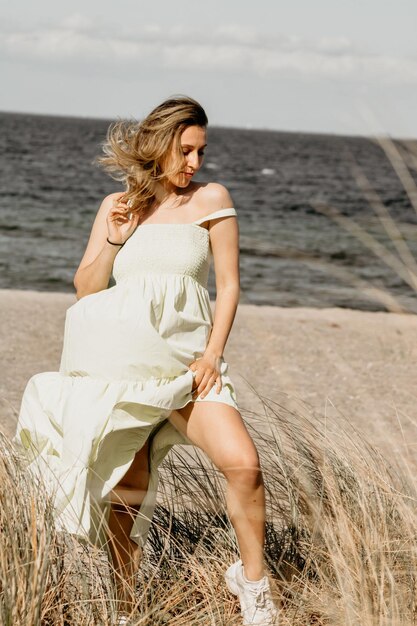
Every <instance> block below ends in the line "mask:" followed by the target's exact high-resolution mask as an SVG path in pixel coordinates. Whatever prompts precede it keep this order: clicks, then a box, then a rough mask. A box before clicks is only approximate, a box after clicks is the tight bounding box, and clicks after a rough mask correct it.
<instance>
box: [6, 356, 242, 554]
mask: <svg viewBox="0 0 417 626" xmlns="http://www.w3.org/2000/svg"><path fill="white" fill-rule="evenodd" d="M227 369H228V365H227V363H226V362H225V361H224V360H222V364H221V368H220V371H221V378H222V389H221V392H220V393H219V394H217V393H216V391H215V388H214V387H213V388H212V389H211V390H210V392H209V393H208V394H207V396H206V397H205V398H203V399H200V398H197V399H196V400H193V398H192V385H193V372H192V370H190V369H188V370H187V371H186V372H185V373H184V374H182V375H180V376H176V377H174V378H160V379H152V380H149V381H142V382H133V381H131V380H117V381H116V380H110V381H106V380H102V379H99V378H93V377H91V376H66V375H63V374H61V373H59V372H42V373H40V374H35V375H34V376H32V378H30V379H29V381H28V383H27V385H26V388H25V391H24V394H23V398H22V405H21V410H20V416H19V423H18V429H17V431H16V435H15V437H14V443H15V444H16V445H18V446H19V447H20V448H21V449H22V452H24V454H25V458H26V459H27V460H28V469H30V470H31V471H33V473H34V474H35V475H36V474H37V475H40V476H41V477H42V480H43V481H44V482H45V483H46V485H47V487H49V490H50V492H51V493H52V494H53V496H54V503H55V509H56V523H57V527H58V528H61V529H65V530H66V531H68V532H70V533H74V534H77V535H80V536H83V537H85V538H89V540H90V541H93V542H94V543H96V544H98V545H103V544H104V543H105V541H106V536H105V533H104V532H103V530H104V529H103V516H104V519H107V518H108V505H107V504H106V496H108V494H109V492H110V491H111V490H112V489H113V488H114V487H115V486H116V485H117V483H118V482H119V481H120V479H121V478H122V477H123V476H124V475H125V473H126V472H127V470H128V469H129V467H130V465H131V463H132V461H133V459H134V456H135V454H136V452H137V451H138V450H139V449H140V448H142V447H143V445H144V444H145V442H146V440H147V438H148V437H149V436H150V435H151V434H153V431H156V434H155V435H154V436H152V438H151V448H150V480H149V487H148V491H147V493H146V496H145V498H144V500H143V502H142V504H141V506H140V508H139V510H138V513H137V515H136V518H135V522H134V525H133V528H132V532H131V538H132V539H133V540H135V541H136V542H137V543H139V544H142V545H144V543H145V542H146V539H147V535H148V531H149V525H150V522H151V519H152V516H153V511H154V508H155V504H156V495H157V489H158V479H159V474H158V467H159V465H160V463H161V462H162V461H163V459H164V458H165V456H166V455H167V454H168V452H169V450H170V449H171V447H172V446H173V445H175V444H185V445H187V444H191V442H190V441H189V440H188V439H187V438H186V437H184V436H183V435H181V434H180V433H179V432H178V431H177V430H176V429H175V428H174V427H173V426H172V425H171V423H170V422H169V421H167V418H168V416H169V415H170V413H171V411H172V410H174V409H179V408H182V407H184V406H185V405H186V404H188V403H189V402H192V401H195V402H204V401H207V400H211V401H215V402H224V403H226V404H229V405H231V406H235V407H237V404H236V398H235V395H234V389H233V384H232V381H231V380H230V378H229V376H228V374H227ZM213 419H215V416H214V417H213Z"/></svg>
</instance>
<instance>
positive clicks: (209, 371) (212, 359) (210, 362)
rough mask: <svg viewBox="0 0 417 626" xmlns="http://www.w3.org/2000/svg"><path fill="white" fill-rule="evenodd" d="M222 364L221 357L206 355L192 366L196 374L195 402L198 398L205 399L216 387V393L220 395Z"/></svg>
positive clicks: (194, 385) (194, 386)
mask: <svg viewBox="0 0 417 626" xmlns="http://www.w3.org/2000/svg"><path fill="white" fill-rule="evenodd" d="M220 362H221V358H220V357H218V356H215V355H212V354H208V353H204V355H203V356H202V357H200V358H198V359H196V360H195V361H193V362H192V363H191V364H190V366H189V367H190V369H191V370H192V371H193V372H195V376H194V384H193V400H195V399H196V398H197V397H198V396H200V397H201V398H204V397H205V396H206V395H207V394H208V392H209V391H210V389H211V388H212V387H214V385H216V393H220V391H221V388H222V381H221V375H220Z"/></svg>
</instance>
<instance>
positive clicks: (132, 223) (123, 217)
mask: <svg viewBox="0 0 417 626" xmlns="http://www.w3.org/2000/svg"><path fill="white" fill-rule="evenodd" d="M124 195H125V194H124V193H120V195H119V196H117V197H116V198H115V199H114V200H113V207H112V208H111V209H110V211H109V212H108V214H107V229H108V231H109V239H110V241H112V242H113V243H124V242H125V241H126V240H127V239H129V237H130V235H132V233H133V231H134V230H135V229H136V227H137V225H138V222H139V214H138V213H137V212H136V211H135V212H132V213H130V210H131V209H130V207H129V205H128V204H127V203H125V202H123V201H122V198H123V196H124ZM129 215H130V218H131V219H129Z"/></svg>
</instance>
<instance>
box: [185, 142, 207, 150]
mask: <svg viewBox="0 0 417 626" xmlns="http://www.w3.org/2000/svg"><path fill="white" fill-rule="evenodd" d="M181 146H182V147H183V148H194V146H191V145H190V144H189V143H183V144H181ZM206 146H207V144H206V143H205V144H204V146H201V148H205V147H206ZM201 148H200V150H201Z"/></svg>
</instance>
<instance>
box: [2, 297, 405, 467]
mask: <svg viewBox="0 0 417 626" xmlns="http://www.w3.org/2000/svg"><path fill="white" fill-rule="evenodd" d="M74 302H75V296H74V295H72V294H63V293H49V292H36V291H14V290H0V347H1V355H2V368H1V371H2V374H1V377H0V428H1V429H2V430H3V431H4V432H6V433H7V434H8V435H10V436H11V435H12V434H13V432H14V428H15V423H16V419H17V415H18V411H19V407H20V400H21V395H22V393H23V390H24V387H25V384H26V382H27V380H28V379H29V378H30V377H31V376H32V375H33V374H35V373H37V372H43V371H57V370H58V368H59V361H60V354H61V349H62V340H63V329H64V319H65V311H66V309H67V308H68V307H69V306H71V304H73V303H74ZM213 306H214V303H213ZM416 336H417V316H414V315H403V314H398V313H374V312H363V311H355V310H350V309H338V308H331V309H311V308H281V307H271V306H255V305H247V304H241V305H240V306H239V308H238V311H237V314H236V319H235V323H234V326H233V328H232V331H231V334H230V337H229V341H228V344H227V347H226V350H225V359H226V360H227V361H228V363H229V368H230V369H229V373H230V376H231V377H232V378H233V380H234V382H235V386H236V391H237V395H238V401H239V405H240V408H241V410H242V413H243V414H244V415H245V416H246V417H247V418H248V419H250V412H251V411H257V412H259V411H261V412H262V404H261V403H260V401H259V399H258V398H257V395H256V393H255V392H258V393H259V394H261V395H263V396H265V397H267V398H270V399H271V400H273V401H275V402H277V403H278V404H280V405H282V406H285V407H287V408H290V409H294V410H301V409H302V410H309V407H310V408H311V410H313V411H315V412H317V414H319V413H320V414H323V413H325V414H326V416H327V418H328V420H338V419H341V416H342V415H343V416H345V417H346V418H348V419H349V420H350V421H351V422H352V423H353V424H354V425H355V426H357V427H358V428H360V429H361V430H362V431H363V432H364V434H365V435H366V436H367V437H368V439H369V440H370V441H371V442H373V443H376V444H378V445H379V446H380V447H382V448H383V449H384V450H385V451H386V453H387V454H389V455H392V454H401V455H402V456H405V457H406V458H407V459H409V460H410V461H411V462H412V463H414V457H415V456H417V429H416V426H415V424H416V423H417V390H416V383H417V342H416ZM251 387H253V389H252V388H251Z"/></svg>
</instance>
